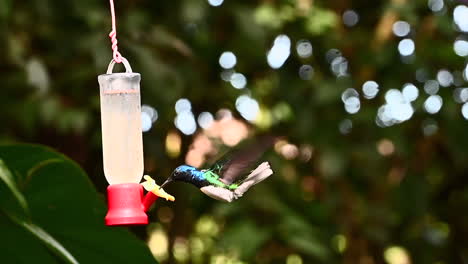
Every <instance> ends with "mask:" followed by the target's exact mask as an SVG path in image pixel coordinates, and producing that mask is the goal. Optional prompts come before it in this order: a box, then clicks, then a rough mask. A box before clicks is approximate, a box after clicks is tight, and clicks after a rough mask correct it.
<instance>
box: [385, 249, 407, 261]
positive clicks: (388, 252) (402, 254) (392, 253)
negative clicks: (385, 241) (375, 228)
mask: <svg viewBox="0 0 468 264" xmlns="http://www.w3.org/2000/svg"><path fill="white" fill-rule="evenodd" d="M384 259H385V261H386V262H387V263H388V264H411V261H410V257H409V255H408V252H407V251H406V250H405V249H404V248H402V247H398V246H392V247H389V248H387V249H385V251H384Z"/></svg>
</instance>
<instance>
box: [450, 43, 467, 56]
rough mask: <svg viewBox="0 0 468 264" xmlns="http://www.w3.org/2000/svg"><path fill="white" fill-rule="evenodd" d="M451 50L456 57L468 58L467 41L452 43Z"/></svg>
mask: <svg viewBox="0 0 468 264" xmlns="http://www.w3.org/2000/svg"><path fill="white" fill-rule="evenodd" d="M453 50H454V51H455V54H457V55H458V56H461V57H466V56H468V41H466V40H463V39H458V40H455V42H454V43H453Z"/></svg>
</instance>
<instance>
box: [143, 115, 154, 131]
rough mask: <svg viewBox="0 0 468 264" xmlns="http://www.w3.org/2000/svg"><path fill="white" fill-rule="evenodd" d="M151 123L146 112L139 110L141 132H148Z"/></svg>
mask: <svg viewBox="0 0 468 264" xmlns="http://www.w3.org/2000/svg"><path fill="white" fill-rule="evenodd" d="M152 125H153V123H152V122H151V117H150V116H149V114H148V113H147V112H141V130H142V131H143V132H148V131H149V130H150V129H151V126H152Z"/></svg>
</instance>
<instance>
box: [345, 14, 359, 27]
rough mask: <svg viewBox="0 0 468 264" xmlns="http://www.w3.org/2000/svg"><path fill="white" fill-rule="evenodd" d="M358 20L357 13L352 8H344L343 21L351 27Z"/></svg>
mask: <svg viewBox="0 0 468 264" xmlns="http://www.w3.org/2000/svg"><path fill="white" fill-rule="evenodd" d="M358 21H359V15H358V13H356V11H354V10H346V11H345V12H344V13H343V23H344V24H345V25H346V26H348V27H352V26H355V25H356V24H357V23H358Z"/></svg>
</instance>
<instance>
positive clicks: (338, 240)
mask: <svg viewBox="0 0 468 264" xmlns="http://www.w3.org/2000/svg"><path fill="white" fill-rule="evenodd" d="M332 242H333V244H334V246H335V248H336V250H337V251H338V252H339V253H343V252H344V251H345V250H346V247H347V244H348V240H347V239H346V237H345V236H344V235H342V234H339V235H336V236H334V237H333V239H332Z"/></svg>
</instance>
